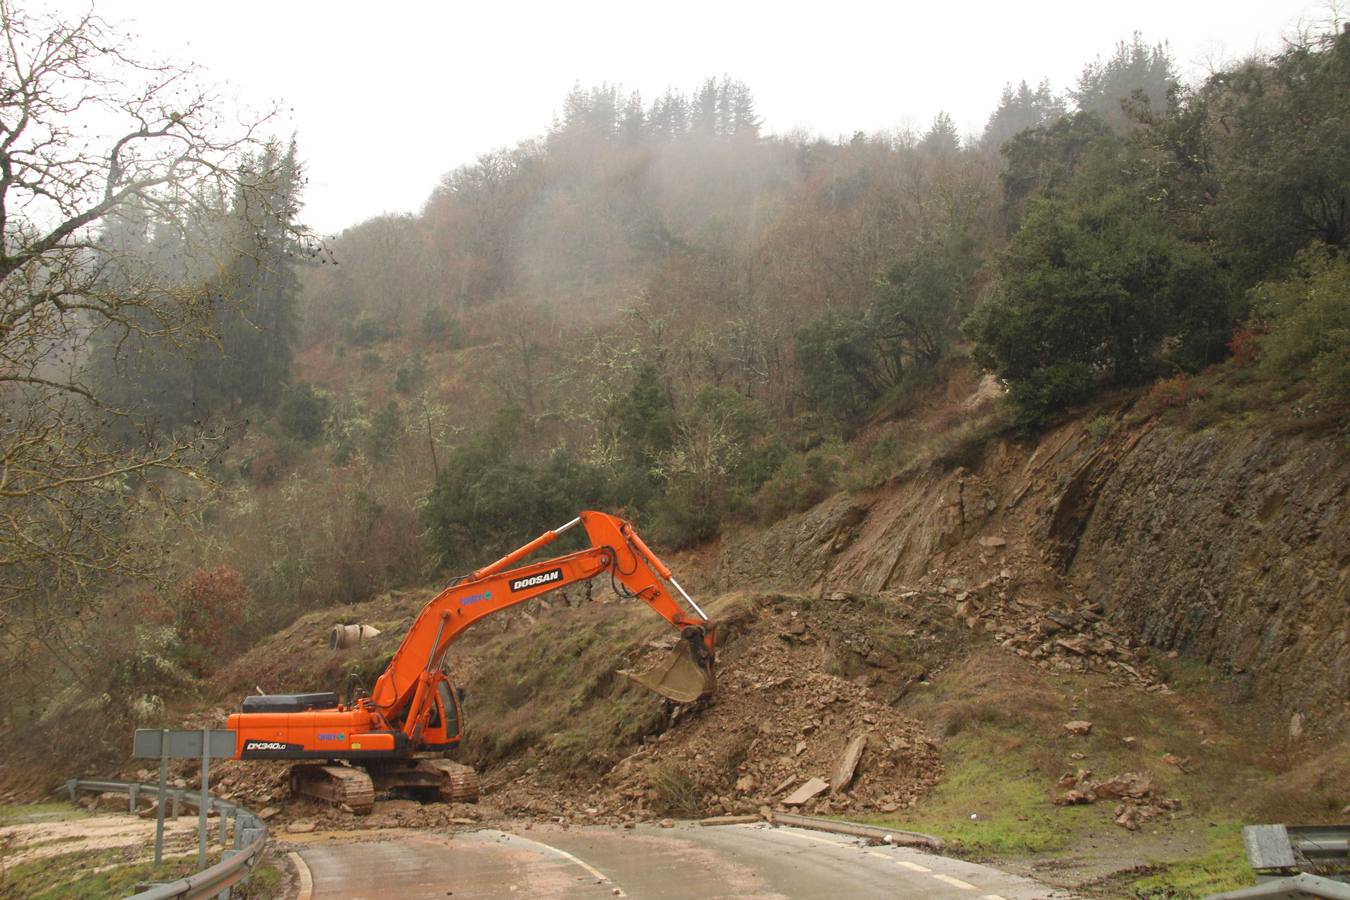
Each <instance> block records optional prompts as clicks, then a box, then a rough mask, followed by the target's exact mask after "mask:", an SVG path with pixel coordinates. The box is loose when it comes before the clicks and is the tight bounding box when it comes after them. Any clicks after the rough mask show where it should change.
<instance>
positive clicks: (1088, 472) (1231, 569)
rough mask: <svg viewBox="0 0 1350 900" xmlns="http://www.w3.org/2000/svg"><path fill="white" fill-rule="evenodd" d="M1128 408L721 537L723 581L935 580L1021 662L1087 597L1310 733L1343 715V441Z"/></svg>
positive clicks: (1348, 704) (1346, 672)
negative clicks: (1145, 416) (1131, 417)
mask: <svg viewBox="0 0 1350 900" xmlns="http://www.w3.org/2000/svg"><path fill="white" fill-rule="evenodd" d="M1125 415H1126V410H1119V411H1117V412H1116V413H1115V414H1114V416H1113V417H1112V418H1111V419H1110V420H1108V419H1100V420H1098V425H1097V427H1096V428H1094V429H1092V431H1093V433H1094V434H1096V435H1097V436H1096V437H1094V436H1093V434H1090V433H1089V429H1087V428H1085V427H1084V426H1083V424H1082V423H1073V424H1070V425H1067V426H1064V427H1063V428H1060V429H1058V430H1057V431H1054V432H1052V433H1050V434H1047V435H1045V436H1044V437H1043V438H1042V439H1041V440H1039V441H1038V442H1036V443H1032V444H1016V443H1009V442H1003V443H998V444H995V445H993V446H991V447H990V448H989V450H988V452H987V453H986V455H985V457H984V459H983V460H982V461H981V462H980V464H979V465H977V466H976V467H974V468H973V469H964V468H958V469H954V470H950V471H939V470H932V471H929V472H927V473H925V474H923V475H921V476H919V477H917V478H913V479H909V480H904V481H899V482H895V483H892V484H890V485H887V486H886V487H884V488H880V489H877V490H875V491H872V492H869V493H865V494H859V495H852V496H846V495H840V496H837V497H834V498H832V499H830V500H828V501H826V502H824V503H822V504H820V505H819V506H817V507H815V508H814V509H811V510H808V511H806V512H804V513H801V514H799V515H796V516H793V517H791V518H789V519H788V520H786V521H784V522H782V523H780V524H778V525H777V526H775V527H774V528H771V529H769V530H767V531H766V532H761V533H758V534H753V535H748V536H745V537H742V538H739V539H731V540H728V541H727V542H726V543H725V544H724V546H723V549H722V554H721V559H720V562H719V566H718V570H717V581H718V582H719V586H721V587H724V588H736V587H743V586H746V585H747V584H751V583H753V584H757V585H778V586H781V587H784V588H796V589H800V588H803V587H819V588H821V589H826V588H828V589H836V588H856V589H861V590H867V591H881V590H892V591H899V592H903V591H905V590H906V589H908V588H912V587H926V588H933V589H939V590H945V591H946V592H947V594H948V596H949V597H950V598H951V603H952V607H953V612H954V613H955V614H959V615H961V616H962V617H963V618H966V619H967V620H968V622H971V623H972V627H978V628H980V629H987V630H989V631H992V632H994V633H995V637H996V638H997V639H999V640H1000V641H1001V642H1003V643H1004V645H1005V646H1006V647H1008V648H1009V649H1010V650H1015V651H1016V652H1019V653H1021V654H1022V655H1027V654H1026V651H1024V650H1022V649H1018V648H1028V647H1030V648H1032V649H1031V650H1030V651H1029V652H1030V653H1031V654H1032V655H1033V656H1036V657H1037V658H1040V657H1041V656H1046V655H1047V654H1048V652H1049V651H1046V650H1045V648H1046V647H1050V646H1051V645H1053V644H1054V643H1055V641H1056V640H1058V641H1059V642H1060V643H1061V644H1062V643H1064V636H1063V635H1062V634H1060V635H1059V637H1058V638H1056V629H1057V628H1058V627H1060V626H1057V625H1056V624H1055V623H1056V622H1057V621H1058V620H1059V617H1061V616H1062V614H1063V612H1064V610H1068V609H1073V608H1079V607H1082V606H1083V605H1084V604H1088V605H1097V604H1099V605H1100V608H1102V609H1104V611H1105V615H1106V620H1107V621H1106V622H1105V623H1102V625H1101V626H1100V628H1105V627H1109V628H1110V629H1111V632H1112V636H1113V637H1117V636H1119V635H1125V636H1127V638H1128V639H1129V640H1131V641H1137V642H1141V643H1144V644H1147V645H1150V646H1152V647H1154V648H1157V649H1159V650H1164V651H1178V652H1179V653H1180V654H1182V655H1185V656H1186V657H1188V658H1194V659H1198V660H1201V661H1203V662H1205V663H1207V664H1209V665H1211V666H1213V667H1214V668H1215V669H1216V670H1217V671H1218V672H1219V673H1220V674H1222V675H1224V676H1226V677H1227V678H1229V679H1231V681H1232V683H1233V684H1235V685H1236V686H1238V687H1239V688H1240V689H1241V690H1242V691H1243V692H1244V693H1245V694H1246V695H1248V696H1250V697H1252V698H1253V699H1256V700H1260V701H1264V702H1266V703H1268V704H1269V705H1270V706H1271V707H1272V708H1274V709H1282V710H1284V711H1286V712H1287V713H1288V715H1289V716H1292V715H1294V714H1295V713H1299V714H1301V716H1302V717H1303V720H1304V721H1306V722H1308V723H1310V724H1312V725H1313V726H1314V727H1316V725H1317V724H1318V723H1320V724H1321V725H1322V726H1324V727H1327V728H1331V727H1333V726H1334V724H1335V723H1337V722H1343V721H1345V720H1346V718H1347V717H1350V595H1348V591H1347V572H1348V571H1350V500H1348V499H1347V492H1348V490H1350V455H1347V454H1346V453H1345V450H1344V447H1343V442H1342V441H1341V440H1339V439H1337V438H1336V437H1334V436H1332V437H1323V438H1317V439H1309V438H1305V437H1299V436H1278V435H1273V434H1270V433H1268V432H1260V431H1255V430H1208V431H1202V432H1189V431H1184V430H1181V429H1178V428H1174V427H1169V426H1162V425H1158V424H1157V423H1156V421H1155V420H1148V421H1143V422H1131V421H1128V420H1126V418H1125ZM1108 421H1114V422H1115V425H1114V428H1113V429H1112V430H1111V431H1110V432H1109V433H1108V434H1106V435H1104V436H1102V435H1101V432H1102V431H1103V430H1104V429H1103V428H1102V427H1101V423H1104V422H1108ZM958 607H959V612H958ZM994 613H997V616H998V617H1002V620H1001V621H993V620H991V619H990V616H991V615H993V614H994ZM981 615H983V616H984V620H983V623H981ZM1009 619H1011V621H1009ZM1019 619H1024V620H1025V621H1021V622H1019V621H1018V620H1019ZM1092 628H1093V629H1095V630H1097V631H1100V628H1099V627H1098V626H1095V625H1094V626H1092ZM1090 637H1093V635H1090ZM1095 637H1096V638H1097V639H1098V640H1100V639H1101V638H1102V635H1101V634H1100V633H1099V634H1096V635H1095ZM1009 638H1015V639H1014V640H1010V639H1009ZM1042 639H1043V640H1044V643H1042V644H1040V645H1039V649H1037V647H1038V645H1037V643H1036V642H1037V641H1038V640H1042ZM1112 649H1113V650H1115V649H1117V648H1114V647H1113V648H1112ZM1121 659H1122V660H1124V659H1126V657H1124V656H1121Z"/></svg>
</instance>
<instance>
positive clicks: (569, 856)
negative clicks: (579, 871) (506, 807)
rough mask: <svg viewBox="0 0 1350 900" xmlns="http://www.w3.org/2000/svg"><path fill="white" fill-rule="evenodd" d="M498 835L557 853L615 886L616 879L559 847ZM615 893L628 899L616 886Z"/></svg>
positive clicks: (512, 835) (515, 836)
mask: <svg viewBox="0 0 1350 900" xmlns="http://www.w3.org/2000/svg"><path fill="white" fill-rule="evenodd" d="M493 830H495V829H493ZM497 834H500V835H501V836H502V837H505V838H514V839H515V840H517V841H522V842H524V843H526V844H534V845H535V846H538V847H543V848H544V849H545V850H552V851H553V852H554V853H556V854H557V855H559V856H561V857H562V858H563V859H566V860H570V861H571V862H574V863H576V864H577V865H579V866H581V867H582V868H583V869H585V870H586V871H587V872H589V873H591V874H592V875H594V876H595V877H596V878H598V879H600V880H601V881H603V882H605V883H606V884H614V879H612V878H610V877H609V876H608V875H606V874H605V873H604V872H601V871H600V870H599V869H597V868H596V867H595V866H593V865H591V864H590V863H588V862H586V860H584V859H581V858H579V857H576V856H573V855H572V854H570V853H568V852H567V851H566V850H560V849H558V848H557V847H554V846H553V845H552V844H545V843H544V842H543V841H536V840H534V839H533V838H526V837H521V836H520V835H518V834H510V833H508V832H505V831H498V832H497ZM614 891H615V893H614V896H615V897H627V896H628V895H627V894H625V893H624V892H623V889H622V888H620V887H619V886H618V885H615V886H614Z"/></svg>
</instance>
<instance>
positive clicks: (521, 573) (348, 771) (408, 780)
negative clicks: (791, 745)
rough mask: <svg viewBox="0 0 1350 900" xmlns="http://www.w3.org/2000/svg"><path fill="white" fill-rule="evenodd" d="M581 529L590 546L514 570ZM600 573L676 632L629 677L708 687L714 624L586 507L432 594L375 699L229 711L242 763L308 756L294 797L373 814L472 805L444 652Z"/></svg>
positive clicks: (270, 700) (688, 697)
mask: <svg viewBox="0 0 1350 900" xmlns="http://www.w3.org/2000/svg"><path fill="white" fill-rule="evenodd" d="M577 525H581V526H582V527H583V528H584V529H585V531H586V536H587V538H588V539H589V541H590V547H588V548H586V549H584V550H579V551H577V552H575V553H569V554H567V555H564V556H558V557H554V558H552V559H547V560H544V561H543V562H534V563H528V564H524V565H518V563H520V562H521V560H523V559H525V558H526V557H527V556H530V555H531V554H533V553H535V552H536V551H538V550H540V549H541V548H543V547H545V546H547V545H548V544H551V543H552V542H553V541H555V540H557V538H558V536H559V535H561V534H563V533H564V532H566V531H568V530H570V529H572V528H574V527H576V526H577ZM605 573H608V574H609V575H610V577H611V579H612V580H613V582H614V586H615V589H616V590H618V591H620V592H621V593H627V594H628V595H629V596H635V597H636V598H637V599H640V600H642V601H643V602H645V603H646V604H647V605H648V606H650V607H651V608H652V609H653V610H655V611H656V612H657V613H659V614H660V615H661V616H662V617H664V618H665V619H666V621H668V622H670V624H671V625H673V626H674V627H675V628H676V629H678V630H679V632H680V640H679V641H678V643H677V644H676V647H675V649H674V650H672V651H671V652H670V653H669V654H668V655H667V656H666V657H665V658H664V659H662V660H661V661H659V662H658V663H657V664H656V665H654V666H652V667H650V668H649V669H647V670H646V671H645V672H642V673H638V674H630V677H632V678H633V679H634V680H636V681H638V682H639V683H640V684H642V685H644V686H646V687H648V688H650V689H652V690H654V691H656V692H657V693H660V694H662V695H663V696H665V697H668V698H669V699H671V700H674V701H676V702H678V703H690V702H693V701H695V700H698V699H700V698H702V697H706V696H708V695H709V694H711V693H712V690H713V685H714V682H715V678H714V672H713V662H714V646H713V644H714V641H713V636H714V630H715V627H714V624H713V622H711V621H710V620H709V619H708V617H707V616H706V615H704V613H703V610H701V609H699V607H698V604H697V603H695V602H694V600H693V598H691V597H690V596H689V594H688V593H686V592H685V590H684V588H682V587H680V584H679V582H677V581H676V580H675V579H674V577H673V576H672V575H671V572H670V569H669V568H667V567H666V565H665V564H664V563H662V562H661V560H660V559H658V558H657V556H656V554H654V553H652V551H651V549H650V548H648V547H647V545H646V544H645V543H643V540H642V538H641V537H639V536H638V534H637V532H636V531H635V530H634V529H633V526H632V525H631V524H630V523H628V522H626V521H624V520H623V519H619V518H617V517H615V516H611V515H607V514H605V513H601V512H583V513H582V514H581V515H579V516H577V518H575V519H573V520H572V521H570V522H568V523H567V524H566V525H564V526H562V527H561V528H557V529H554V530H552V531H546V532H544V533H543V534H542V535H540V536H539V537H537V538H535V539H534V540H532V541H530V542H529V543H528V544H526V545H524V546H523V547H520V548H519V549H517V550H515V551H513V552H511V553H508V554H507V555H506V556H504V557H502V558H501V559H499V560H497V561H496V562H494V563H492V564H491V565H489V566H485V567H484V568H481V569H479V570H477V571H476V572H474V573H472V574H471V575H467V576H464V577H463V578H461V579H459V580H457V581H456V582H454V583H452V584H451V585H450V586H449V587H447V588H446V589H445V590H443V591H441V592H440V593H439V594H437V595H436V596H435V597H434V598H432V599H431V600H430V601H429V602H428V603H427V605H426V606H425V607H423V609H422V611H421V612H420V613H419V614H418V616H417V618H416V619H415V620H414V621H413V624H412V627H411V628H409V629H408V634H407V635H406V636H405V637H404V639H403V643H402V644H401V645H400V646H399V648H398V650H397V651H396V652H395V653H394V656H393V658H392V659H390V661H389V664H388V666H387V667H386V668H385V670H384V672H383V673H382V674H381V675H380V676H379V677H378V678H377V679H376V681H375V686H374V688H373V690H371V691H370V693H369V695H368V696H364V697H353V698H349V699H348V701H347V702H346V703H339V702H338V697H337V694H336V693H335V692H331V691H330V692H321V693H310V694H270V695H268V694H263V695H258V696H253V697H247V698H245V700H244V705H243V711H242V712H238V713H234V714H232V715H231V716H230V718H229V724H228V727H229V728H230V729H231V730H232V731H234V732H235V736H236V737H235V758H237V759H296V760H309V761H310V762H306V763H300V764H297V765H295V766H293V767H292V768H291V778H290V782H291V790H292V792H293V793H297V794H304V795H308V796H312V797H316V798H318V799H321V800H325V801H327V802H329V803H333V804H336V805H339V806H345V807H347V808H348V809H350V810H351V811H353V812H356V813H368V812H370V810H371V809H372V807H373V806H374V802H375V793H376V791H381V792H392V791H400V792H406V793H412V794H415V795H422V796H428V797H432V798H439V799H443V800H447V801H454V802H472V801H473V800H476V799H477V796H478V782H477V776H476V774H475V773H474V771H473V769H472V768H471V767H469V766H465V765H462V764H459V763H456V762H453V761H451V760H448V759H445V758H443V754H444V752H445V751H447V750H451V749H453V748H454V747H455V746H457V745H458V744H459V740H460V737H461V735H462V733H463V721H464V718H463V714H462V711H461V709H460V694H459V692H458V691H456V690H455V689H454V687H453V686H452V685H451V684H450V681H449V679H448V678H447V677H446V675H445V673H444V672H443V671H442V670H441V660H442V658H443V657H444V656H445V652H446V650H447V649H448V648H449V646H450V644H451V642H453V641H454V640H455V638H457V637H459V635H460V634H462V633H463V632H464V630H465V629H466V628H468V627H469V626H470V625H472V624H473V623H474V622H477V621H478V620H479V619H482V618H483V617H485V616H489V615H491V614H492V613H494V612H497V611H499V610H503V609H506V608H507V607H510V606H514V605H516V604H517V603H522V602H524V601H526V600H530V599H532V598H534V597H538V596H539V595H541V594H545V593H548V592H549V591H553V590H557V589H558V588H561V587H565V586H566V585H569V584H576V583H578V582H581V581H587V580H589V579H592V578H595V577H596V576H598V575H602V574H605ZM666 582H669V584H670V585H671V586H673V587H674V588H675V590H676V591H678V592H679V594H680V596H681V597H683V598H684V600H685V602H686V603H687V604H688V606H689V611H686V610H685V609H684V608H682V607H681V606H680V604H679V603H678V602H677V601H676V600H675V598H674V596H673V595H672V594H671V593H670V591H669V590H667V588H666ZM625 674H629V673H625Z"/></svg>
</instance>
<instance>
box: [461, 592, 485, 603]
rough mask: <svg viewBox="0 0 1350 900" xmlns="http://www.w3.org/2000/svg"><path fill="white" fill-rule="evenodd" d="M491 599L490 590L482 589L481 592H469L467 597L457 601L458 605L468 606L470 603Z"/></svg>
mask: <svg viewBox="0 0 1350 900" xmlns="http://www.w3.org/2000/svg"><path fill="white" fill-rule="evenodd" d="M491 599H492V591H483V593H481V594H470V595H469V596H468V597H465V598H464V599H463V600H461V601H459V605H460V606H468V605H469V604H470V603H481V602H482V601H484V600H491Z"/></svg>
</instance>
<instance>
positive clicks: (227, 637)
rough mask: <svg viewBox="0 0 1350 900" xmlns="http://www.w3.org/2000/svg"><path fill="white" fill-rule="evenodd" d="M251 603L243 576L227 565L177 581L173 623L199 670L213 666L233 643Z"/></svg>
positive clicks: (199, 571) (195, 666)
mask: <svg viewBox="0 0 1350 900" xmlns="http://www.w3.org/2000/svg"><path fill="white" fill-rule="evenodd" d="M252 603H253V595H252V593H251V592H250V591H249V588H248V585H247V584H245V583H244V577H243V576H242V575H240V574H239V572H238V571H236V570H235V569H233V568H231V567H230V566H225V565H221V566H216V567H215V568H211V569H198V570H197V571H195V572H193V573H191V574H190V575H188V576H187V577H186V578H184V579H183V580H182V581H181V582H179V584H178V587H177V591H176V596H175V598H174V614H175V615H174V618H175V626H176V628H177V629H178V634H179V635H180V636H181V637H182V639H183V644H184V647H185V650H186V652H187V656H188V658H189V660H190V661H191V663H192V664H193V668H194V669H195V670H196V671H197V672H198V673H205V672H206V671H208V670H210V669H211V668H213V667H214V662H215V661H216V660H218V659H220V658H222V657H223V656H224V654H225V651H226V650H228V649H230V648H232V647H233V646H234V644H235V643H236V642H237V640H238V639H239V637H240V630H241V627H242V626H243V624H244V623H245V621H246V620H247V619H248V616H249V613H250V608H251V606H252Z"/></svg>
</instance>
